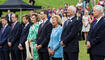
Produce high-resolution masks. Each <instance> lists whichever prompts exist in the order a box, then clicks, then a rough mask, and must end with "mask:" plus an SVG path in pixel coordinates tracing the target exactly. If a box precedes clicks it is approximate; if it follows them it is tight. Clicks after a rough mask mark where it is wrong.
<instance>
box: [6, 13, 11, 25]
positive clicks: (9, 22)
mask: <svg viewBox="0 0 105 60" xmlns="http://www.w3.org/2000/svg"><path fill="white" fill-rule="evenodd" d="M11 16H12V14H10V21H9V16H8V14H7V15H6V18H7V20H8V24H9V25H10V26H11V24H12V19H11Z"/></svg>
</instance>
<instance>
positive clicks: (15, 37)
mask: <svg viewBox="0 0 105 60" xmlns="http://www.w3.org/2000/svg"><path fill="white" fill-rule="evenodd" d="M21 31H22V26H21V24H20V23H19V22H17V23H16V24H15V26H14V28H13V29H11V32H10V34H9V36H8V41H9V42H11V43H12V48H14V49H17V46H18V44H19V41H20V36H21Z"/></svg>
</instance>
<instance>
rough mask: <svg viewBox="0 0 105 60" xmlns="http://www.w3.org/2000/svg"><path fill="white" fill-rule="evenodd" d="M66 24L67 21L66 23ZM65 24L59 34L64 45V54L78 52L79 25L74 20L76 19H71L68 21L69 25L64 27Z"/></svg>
mask: <svg viewBox="0 0 105 60" xmlns="http://www.w3.org/2000/svg"><path fill="white" fill-rule="evenodd" d="M66 22H67V21H66ZM66 22H65V23H64V28H63V31H62V34H61V41H63V43H64V44H65V45H66V47H64V49H63V50H64V52H70V53H71V52H79V43H78V40H79V37H78V32H79V25H78V24H79V23H78V21H77V20H76V17H73V18H72V19H71V20H69V23H68V24H67V25H66Z"/></svg>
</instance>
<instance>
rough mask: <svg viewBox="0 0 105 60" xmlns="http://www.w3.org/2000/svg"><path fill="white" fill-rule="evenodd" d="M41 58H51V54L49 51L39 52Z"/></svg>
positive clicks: (41, 59) (44, 59)
mask: <svg viewBox="0 0 105 60" xmlns="http://www.w3.org/2000/svg"><path fill="white" fill-rule="evenodd" d="M38 54H39V60H50V58H49V54H48V53H47V52H38Z"/></svg>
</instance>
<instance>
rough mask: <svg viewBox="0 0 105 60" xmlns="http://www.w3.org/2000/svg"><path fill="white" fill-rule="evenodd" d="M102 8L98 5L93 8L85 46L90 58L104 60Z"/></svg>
mask: <svg viewBox="0 0 105 60" xmlns="http://www.w3.org/2000/svg"><path fill="white" fill-rule="evenodd" d="M103 12H104V9H103V7H102V6H100V5H96V6H95V7H94V8H93V15H94V17H96V18H97V19H96V20H95V21H93V23H92V26H91V28H90V31H89V33H88V37H87V48H88V53H89V54H90V60H104V57H105V19H104V17H103V16H102V14H103Z"/></svg>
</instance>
